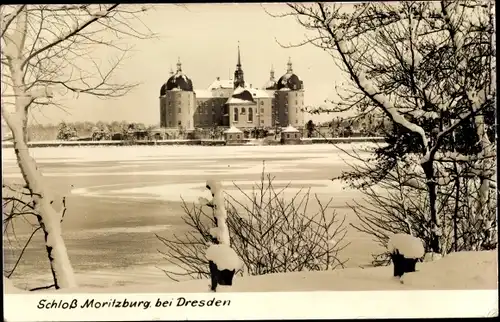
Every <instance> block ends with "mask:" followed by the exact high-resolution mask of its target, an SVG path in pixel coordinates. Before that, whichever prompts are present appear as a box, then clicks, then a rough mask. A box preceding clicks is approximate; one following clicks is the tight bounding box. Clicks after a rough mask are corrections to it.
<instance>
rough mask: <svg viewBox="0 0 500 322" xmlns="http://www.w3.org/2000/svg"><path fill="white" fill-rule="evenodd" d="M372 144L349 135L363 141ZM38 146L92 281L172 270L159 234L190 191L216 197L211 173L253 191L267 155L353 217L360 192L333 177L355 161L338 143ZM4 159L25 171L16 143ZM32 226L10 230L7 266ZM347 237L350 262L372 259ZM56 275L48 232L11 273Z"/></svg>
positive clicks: (129, 280)
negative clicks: (208, 184) (351, 205)
mask: <svg viewBox="0 0 500 322" xmlns="http://www.w3.org/2000/svg"><path fill="white" fill-rule="evenodd" d="M366 146H367V144H357V145H342V147H343V148H347V149H352V148H356V149H357V150H362V149H363V148H364V147H366ZM32 155H33V156H34V157H35V159H36V160H37V162H38V164H39V167H40V168H41V170H42V171H43V173H44V176H45V178H46V180H47V184H48V185H49V186H50V187H51V189H52V191H53V192H54V193H56V194H58V195H61V196H62V195H65V196H67V206H68V211H67V213H66V216H65V219H64V222H63V232H64V238H65V240H66V244H67V247H68V249H69V253H70V257H71V260H72V263H73V266H74V268H75V271H76V273H77V275H78V278H79V281H80V283H81V284H82V285H86V286H102V287H105V286H116V285H133V284H136V283H140V284H143V285H144V284H147V283H150V284H155V283H156V282H157V281H158V278H165V279H167V277H166V276H165V275H164V273H163V272H162V271H161V270H160V269H159V268H158V267H162V266H164V265H165V260H164V259H163V258H162V255H161V254H159V252H158V249H162V247H164V246H163V244H162V243H161V242H159V241H158V240H157V238H156V237H155V235H154V234H155V233H157V234H159V235H162V236H168V235H169V234H172V233H176V234H179V233H182V232H183V231H184V230H185V229H186V226H185V224H184V223H183V221H182V219H181V216H182V213H183V211H182V209H181V207H180V200H181V197H182V198H183V199H184V200H186V201H188V202H194V201H196V200H197V199H198V197H200V196H205V197H208V191H207V190H206V189H205V183H206V181H207V179H210V178H217V179H219V180H221V181H222V182H223V184H224V187H225V189H226V191H227V192H228V193H230V194H231V193H236V190H235V189H236V188H235V187H234V185H233V182H234V183H236V184H237V185H238V186H239V187H241V188H243V189H244V190H245V191H248V192H250V191H251V188H252V185H253V184H255V183H256V182H258V181H259V180H260V175H261V172H262V163H263V161H265V167H266V172H267V173H270V174H272V175H273V176H274V177H275V178H276V179H275V183H276V184H277V185H285V184H287V183H289V182H291V183H292V186H291V188H289V189H288V190H287V191H288V193H289V194H290V195H292V194H293V193H295V192H296V191H298V190H299V189H303V188H305V189H308V188H310V189H311V192H312V193H316V194H318V196H319V198H320V200H322V201H327V200H329V199H330V198H333V203H332V206H333V207H334V208H335V209H336V210H337V212H338V213H339V214H342V215H346V216H347V219H348V220H347V221H348V222H353V221H355V218H353V217H354V215H353V213H352V211H351V210H350V209H349V208H348V207H346V202H349V201H352V200H353V199H357V200H359V198H360V197H361V195H360V193H359V192H357V191H353V190H350V189H346V188H345V187H343V186H342V184H341V183H339V182H336V181H331V180H330V179H331V178H333V177H336V176H338V175H340V174H341V172H342V171H344V170H348V169H349V166H348V165H347V164H346V162H353V160H350V159H349V157H348V156H347V155H345V154H344V153H342V152H341V151H340V150H338V149H336V148H335V147H334V146H332V145H300V146H238V147H203V146H159V147H147V146H144V147H80V148H78V147H71V148H34V149H32ZM2 159H3V160H2V162H3V178H4V181H5V182H12V181H19V180H20V173H19V170H18V169H17V165H16V163H15V156H14V153H13V150H12V149H3V150H2ZM343 159H344V160H343ZM30 232H31V227H30V226H29V225H28V224H26V223H25V222H17V223H16V225H15V231H12V230H10V231H9V233H8V237H10V238H9V241H7V240H6V239H5V237H4V254H5V265H6V268H10V267H12V265H13V263H14V261H15V255H16V254H17V253H18V251H19V249H20V247H22V246H23V241H25V240H26V238H27V237H28V236H29V234H30ZM15 239H17V240H18V241H17V242H16V241H15ZM348 239H349V241H350V242H351V245H350V246H349V247H348V248H347V249H346V250H345V251H344V253H343V258H349V262H348V266H350V267H352V266H359V265H364V264H367V263H369V261H370V260H371V253H372V252H373V251H375V250H376V248H375V247H376V245H375V244H374V242H373V241H371V239H370V238H369V237H367V236H365V235H362V234H359V233H357V232H355V231H353V230H352V229H350V231H349V235H348ZM13 249H14V250H15V251H13ZM49 277H50V276H49V271H48V261H47V258H46V254H45V249H44V246H43V234H41V233H39V234H38V235H37V236H36V238H35V240H34V241H33V242H32V243H31V245H30V247H29V248H28V249H27V250H26V253H25V256H24V257H23V259H22V262H21V263H20V264H19V267H18V268H17V270H16V273H15V274H14V275H13V276H12V279H13V280H14V281H15V282H16V283H18V285H26V284H27V285H28V286H30V287H35V286H41V285H46V284H47V281H49V280H50V279H49Z"/></svg>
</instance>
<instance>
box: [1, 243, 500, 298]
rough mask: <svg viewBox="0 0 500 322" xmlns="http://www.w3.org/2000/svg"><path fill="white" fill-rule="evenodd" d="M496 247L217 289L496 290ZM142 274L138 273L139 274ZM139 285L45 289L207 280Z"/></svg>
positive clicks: (162, 286) (182, 288) (163, 288)
mask: <svg viewBox="0 0 500 322" xmlns="http://www.w3.org/2000/svg"><path fill="white" fill-rule="evenodd" d="M497 261H498V256H497V251H496V250H493V251H483V252H459V253H451V254H449V255H447V256H445V257H443V258H442V259H440V260H439V261H434V262H424V263H417V271H416V272H414V273H407V274H405V275H404V277H403V278H402V280H401V281H400V280H399V279H395V278H394V277H393V276H392V265H391V266H385V267H376V268H365V269H363V268H346V269H337V270H333V271H320V272H294V273H285V274H268V275H260V276H245V277H241V276H235V277H234V283H233V286H232V287H223V288H220V290H218V292H303V291H375V290H379V291H380V290H479V289H483V290H496V289H497V288H498V286H497V283H498V278H497V276H498V275H497ZM138 278H140V276H138ZM165 281H166V282H165V283H161V281H157V282H155V283H153V284H150V285H144V286H143V287H137V286H124V287H114V288H79V289H78V290H75V289H68V290H64V289H61V290H58V291H54V290H44V291H40V292H58V293H205V292H207V291H208V287H207V286H208V284H209V283H210V280H208V279H199V280H190V281H185V282H177V283H176V282H170V281H167V278H165ZM5 292H6V293H15V292H19V291H17V290H15V289H8V290H5Z"/></svg>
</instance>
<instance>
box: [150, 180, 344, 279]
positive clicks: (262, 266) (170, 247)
mask: <svg viewBox="0 0 500 322" xmlns="http://www.w3.org/2000/svg"><path fill="white" fill-rule="evenodd" d="M273 179H274V178H273V177H271V176H270V175H269V174H268V175H266V174H265V172H264V171H263V172H262V175H261V178H260V182H259V183H257V184H256V185H255V186H254V187H253V192H252V193H251V194H249V193H245V192H244V191H243V190H242V189H240V188H239V187H238V186H237V185H235V187H236V188H237V190H238V192H239V193H238V194H239V196H240V198H238V197H237V196H236V195H235V196H231V195H227V194H226V196H225V199H226V208H227V212H228V216H227V226H228V228H229V234H230V239H231V247H232V248H233V249H234V251H235V252H236V254H237V255H238V257H239V258H241V260H242V262H243V272H241V274H243V273H244V274H248V275H262V274H270V273H285V272H296V271H307V270H308V271H319V270H331V269H335V268H338V267H343V266H344V264H345V262H346V260H342V259H341V258H339V253H340V252H341V251H342V250H343V249H344V248H345V247H346V246H347V243H346V242H344V237H345V235H346V228H347V227H346V225H345V224H344V221H345V218H344V217H343V216H339V215H338V214H337V213H336V212H335V211H334V210H331V208H330V202H331V200H330V201H328V202H325V203H323V202H321V201H320V200H319V199H318V198H317V197H316V196H313V197H312V198H311V196H310V193H309V191H308V190H306V191H300V192H298V193H296V194H294V195H293V196H291V197H290V199H288V200H287V199H285V197H284V193H285V192H287V188H288V186H286V187H280V188H278V187H275V185H274V184H273ZM311 199H313V200H314V201H315V205H316V206H317V208H318V210H317V212H313V211H311V210H310V207H311V205H310V204H311V203H312V202H311V201H312V200H311ZM205 205H206V202H203V203H202V204H201V205H200V204H192V205H188V204H187V203H184V204H183V207H184V211H185V215H184V216H183V220H184V222H185V223H186V224H187V225H188V226H189V231H188V232H187V233H185V234H182V235H180V236H178V235H174V236H173V237H172V238H167V237H162V236H158V235H157V237H158V238H159V239H160V241H162V242H163V244H164V246H165V249H164V250H160V252H161V253H162V254H163V255H164V257H165V259H166V260H167V261H168V262H169V264H171V265H175V266H177V267H178V268H180V269H181V271H182V273H179V270H175V271H173V270H172V271H165V273H166V274H167V275H168V276H169V277H170V278H171V279H173V280H178V279H179V277H182V276H187V277H190V278H203V277H209V276H210V272H209V271H208V269H207V268H208V265H207V264H208V260H207V258H206V257H205V256H204V254H205V249H206V247H207V243H211V241H212V233H213V230H211V228H212V227H213V225H214V219H213V214H212V212H213V208H212V209H210V207H207V206H205ZM308 206H309V207H308Z"/></svg>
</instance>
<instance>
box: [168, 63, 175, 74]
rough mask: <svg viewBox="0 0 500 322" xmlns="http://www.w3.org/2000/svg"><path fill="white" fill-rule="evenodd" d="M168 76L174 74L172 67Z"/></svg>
mask: <svg viewBox="0 0 500 322" xmlns="http://www.w3.org/2000/svg"><path fill="white" fill-rule="evenodd" d="M169 73H170V76H172V75H173V74H174V70H173V69H172V65H170V72H169Z"/></svg>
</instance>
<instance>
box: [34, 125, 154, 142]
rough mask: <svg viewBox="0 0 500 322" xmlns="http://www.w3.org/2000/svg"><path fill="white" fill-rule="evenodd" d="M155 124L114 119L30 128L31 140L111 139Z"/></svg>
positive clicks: (144, 129) (149, 127)
mask: <svg viewBox="0 0 500 322" xmlns="http://www.w3.org/2000/svg"><path fill="white" fill-rule="evenodd" d="M153 127H154V126H147V125H145V124H144V123H135V122H126V121H121V122H118V121H113V122H109V123H106V122H102V121H99V122H89V121H85V122H61V123H59V124H33V125H30V126H29V128H28V137H29V140H30V141H50V140H73V139H90V140H105V139H111V137H112V136H113V135H116V134H120V135H125V134H127V133H129V132H130V130H133V131H148V130H150V129H152V128H153Z"/></svg>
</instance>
